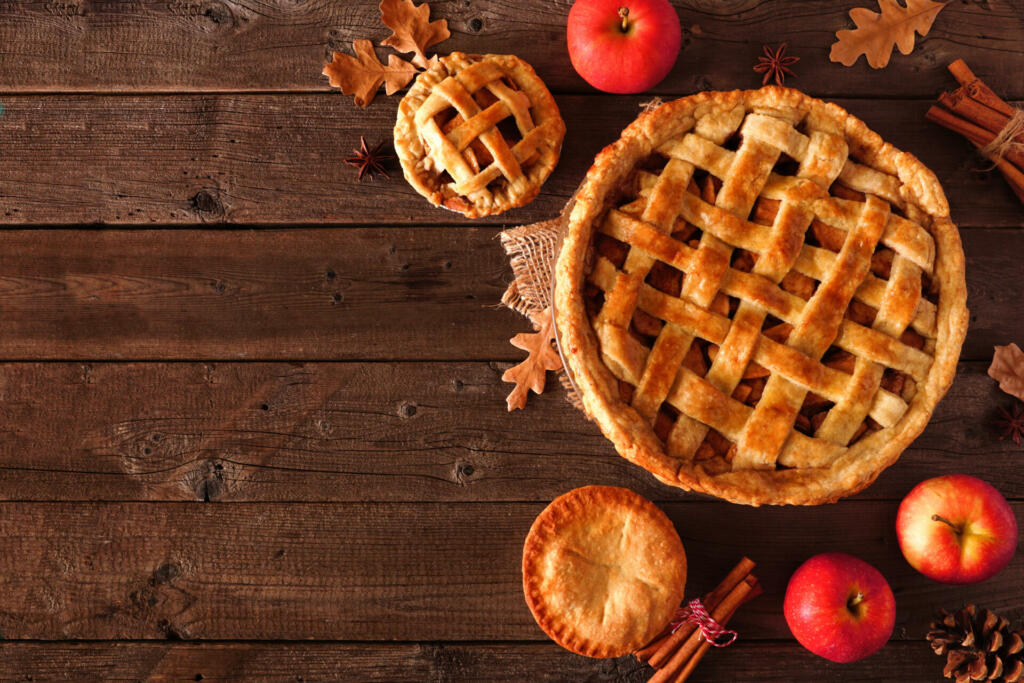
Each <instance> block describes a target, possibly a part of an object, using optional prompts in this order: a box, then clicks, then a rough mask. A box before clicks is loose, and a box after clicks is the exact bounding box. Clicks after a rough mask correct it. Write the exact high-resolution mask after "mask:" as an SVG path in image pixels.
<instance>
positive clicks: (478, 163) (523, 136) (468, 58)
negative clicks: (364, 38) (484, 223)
mask: <svg viewBox="0 0 1024 683" xmlns="http://www.w3.org/2000/svg"><path fill="white" fill-rule="evenodd" d="M563 137H565V124H564V123H563V121H562V117H561V115H560V114H559V111H558V105H556V104H555V100H554V98H553V97H551V93H550V92H548V89H547V87H546V86H545V85H544V83H543V81H541V80H540V78H539V77H538V76H537V74H536V73H535V72H534V70H533V68H531V67H530V65H529V64H527V63H526V62H524V61H523V60H521V59H519V58H518V57H515V56H513V55H482V56H481V55H466V54H463V53H461V52H453V53H452V54H450V55H446V56H444V57H441V58H440V59H439V60H438V61H437V63H436V64H434V65H433V66H431V67H430V68H429V69H427V70H426V71H424V72H423V73H422V74H420V75H419V77H418V78H417V79H416V83H415V84H414V85H413V87H412V88H411V89H410V90H409V92H408V93H407V94H406V95H405V97H404V98H402V102H401V104H400V105H399V108H398V121H397V123H396V124H395V151H397V152H398V158H399V160H400V161H401V163H402V171H403V173H404V174H405V179H406V180H407V181H409V184H410V185H412V186H413V187H414V188H415V189H416V191H417V192H419V193H420V194H421V195H423V196H424V197H426V198H427V199H428V200H430V202H431V203H432V204H434V205H435V206H443V207H445V208H448V209H452V210H453V211H458V212H460V213H462V214H464V215H466V216H467V217H469V218H476V217H480V216H488V215H491V214H496V213H501V212H502V211H505V210H507V209H510V208H513V207H516V206H522V205H523V204H526V203H528V202H530V201H532V200H533V198H534V197H535V196H537V192H538V191H540V186H541V185H543V184H544V181H545V180H547V178H548V176H549V175H551V171H552V170H553V169H554V168H555V164H557V163H558V157H559V154H560V153H561V150H562V138H563Z"/></svg>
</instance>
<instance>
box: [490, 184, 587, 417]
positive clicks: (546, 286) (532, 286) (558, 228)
mask: <svg viewBox="0 0 1024 683" xmlns="http://www.w3.org/2000/svg"><path fill="white" fill-rule="evenodd" d="M575 194H576V193H575V192H574V193H573V196H575ZM574 202H575V200H574V199H570V200H569V203H568V204H566V205H565V208H564V209H562V213H561V214H560V215H559V216H558V218H553V219H551V220H547V221H541V222H539V223H530V224H529V225H520V226H518V227H515V228H510V229H508V230H505V231H503V232H502V233H501V234H500V235H499V238H500V239H501V246H502V247H504V249H505V253H506V254H507V255H508V259H509V265H511V266H512V276H513V278H512V282H511V283H510V284H509V286H508V289H506V290H505V294H504V295H503V296H502V297H501V303H503V304H504V305H506V306H508V307H509V308H511V309H512V310H513V311H515V312H516V313H519V314H520V315H523V316H526V317H527V318H528V319H529V320H530V324H531V325H533V329H535V330H539V329H540V327H541V324H542V322H543V315H544V311H546V310H547V309H548V308H551V307H552V306H553V305H554V297H553V290H554V276H555V260H556V259H557V258H558V251H559V250H560V249H561V247H562V235H563V234H564V230H565V226H566V223H567V222H568V220H569V212H570V211H571V210H572V205H573V203H574ZM552 314H553V313H552ZM556 334H557V332H556ZM559 354H561V350H559ZM558 379H559V381H560V382H561V384H562V387H564V388H565V397H566V400H568V401H569V403H571V404H572V405H573V406H575V407H576V408H579V409H580V410H581V411H583V403H582V401H580V398H579V394H577V393H576V388H575V387H574V386H573V383H572V380H571V379H570V378H569V376H568V375H567V374H566V370H565V359H564V358H563V359H562V368H561V370H559V371H558ZM583 412H584V415H586V411H583Z"/></svg>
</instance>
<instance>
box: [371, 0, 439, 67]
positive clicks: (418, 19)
mask: <svg viewBox="0 0 1024 683" xmlns="http://www.w3.org/2000/svg"><path fill="white" fill-rule="evenodd" d="M380 13H381V21H383V22H384V25H385V26H387V27H388V28H390V29H391V31H392V34H391V36H390V37H388V39H387V40H385V41H384V42H382V43H381V45H387V46H390V47H393V48H395V50H397V51H398V52H403V53H408V52H413V53H415V56H414V57H413V58H412V63H413V64H415V65H416V66H418V67H420V68H421V69H427V68H429V66H430V61H429V60H428V59H427V57H426V55H425V54H424V51H425V50H426V49H427V48H428V47H430V46H432V45H437V44H438V43H440V42H441V41H443V40H447V39H448V38H450V37H451V35H452V34H451V32H450V31H449V30H448V21H447V20H445V19H438V20H437V21H430V6H429V5H428V4H427V3H425V2H424V3H423V4H422V5H419V6H418V7H417V6H416V5H415V4H414V3H413V1H412V0H381V3H380Z"/></svg>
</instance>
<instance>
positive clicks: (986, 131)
mask: <svg viewBox="0 0 1024 683" xmlns="http://www.w3.org/2000/svg"><path fill="white" fill-rule="evenodd" d="M949 72H950V73H951V74H953V77H954V78H956V80H957V82H958V83H960V87H959V88H957V89H956V90H954V91H953V92H951V93H945V92H944V93H942V95H941V96H939V104H940V105H941V106H933V107H932V108H931V109H929V110H928V113H927V114H926V116H927V118H928V120H929V121H934V122H935V123H937V124H939V125H940V126H943V127H945V128H948V129H950V130H952V131H955V132H957V133H960V134H961V135H963V136H964V137H965V138H967V139H968V140H970V141H971V142H972V143H974V146H975V147H977V148H978V149H979V150H981V151H982V154H984V155H985V156H986V157H987V158H988V159H989V160H991V161H992V163H994V164H995V165H996V167H997V168H998V169H999V171H1000V172H1001V173H1002V174H1003V177H1004V178H1006V182H1008V183H1009V184H1010V188H1011V189H1012V190H1013V193H1014V194H1015V195H1017V198H1018V199H1020V200H1021V202H1024V115H1022V114H1021V113H1020V111H1019V110H1017V109H1014V108H1013V107H1011V106H1010V105H1009V104H1007V103H1006V102H1005V101H1003V100H1002V99H1001V98H1000V97H999V96H998V95H996V94H995V93H994V92H993V91H992V89H991V88H989V87H988V86H987V85H985V83H984V82H983V81H982V80H981V79H980V78H978V77H977V76H975V75H974V74H973V73H972V72H971V70H970V69H969V68H967V64H965V63H964V61H963V60H962V59H958V60H956V61H955V62H953V63H952V64H950V65H949ZM997 138H1000V139H999V140H998V141H996V140H997ZM993 141H996V144H995V145H994V146H995V147H997V148H998V149H991V147H992V146H993V145H992V143H993Z"/></svg>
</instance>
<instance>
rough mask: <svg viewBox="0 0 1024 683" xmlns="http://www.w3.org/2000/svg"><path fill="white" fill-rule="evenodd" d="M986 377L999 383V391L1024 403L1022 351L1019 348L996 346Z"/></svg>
mask: <svg viewBox="0 0 1024 683" xmlns="http://www.w3.org/2000/svg"><path fill="white" fill-rule="evenodd" d="M988 376H989V377H991V378H992V379H994V380H995V381H997V382H999V388H1000V389H1002V390H1003V391H1005V392H1006V393H1008V394H1010V395H1011V396H1016V397H1017V398H1019V399H1020V400H1022V401H1024V351H1021V350H1020V347H1019V346H1017V345H1016V344H1010V345H1009V346H997V347H996V350H995V353H993V354H992V365H990V366H989V367H988Z"/></svg>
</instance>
